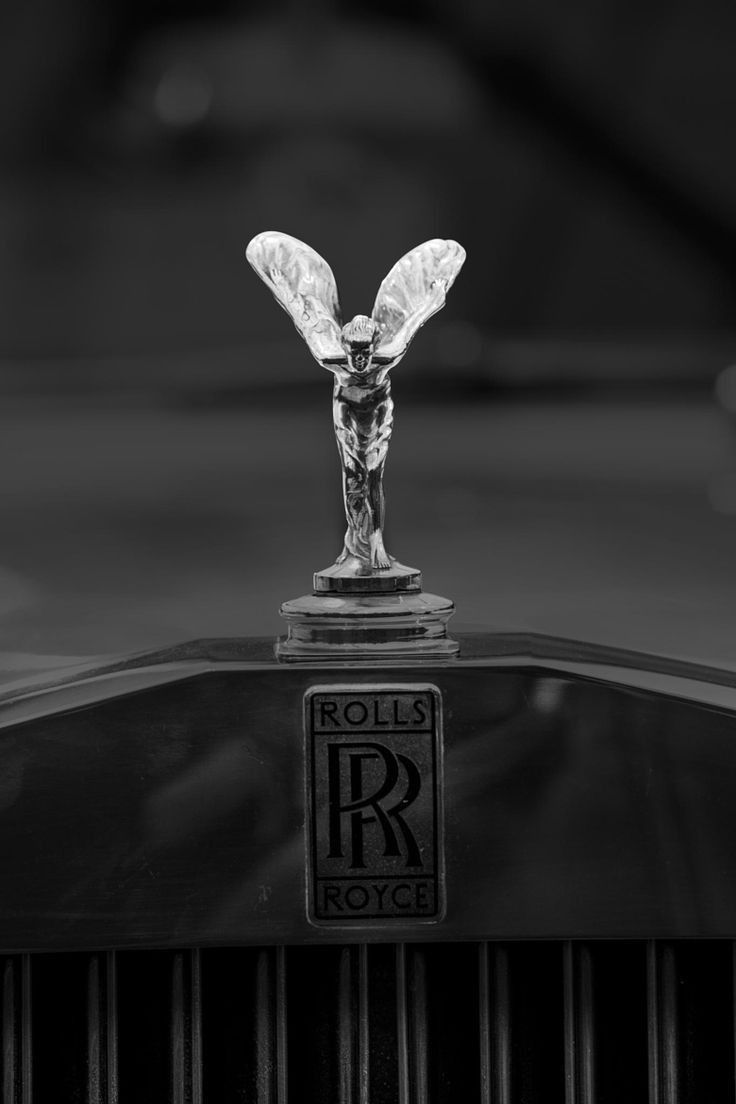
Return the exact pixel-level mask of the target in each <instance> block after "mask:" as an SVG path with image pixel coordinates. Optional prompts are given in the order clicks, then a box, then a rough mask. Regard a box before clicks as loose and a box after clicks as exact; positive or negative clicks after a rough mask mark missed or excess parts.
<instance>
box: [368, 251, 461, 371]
mask: <svg viewBox="0 0 736 1104" xmlns="http://www.w3.org/2000/svg"><path fill="white" fill-rule="evenodd" d="M464 260H465V250H464V249H463V247H462V246H461V245H459V244H458V243H457V242H456V241H444V240H443V239H442V238H433V239H432V241H427V242H424V243H423V245H418V246H417V247H416V249H412V250H411V252H410V253H407V254H406V256H404V257H402V258H401V260H400V261H397V262H396V264H395V265H394V267H393V268H392V269H391V271H390V272H389V274H388V276H387V277H386V279H385V280H384V281H383V283H382V284H381V286H380V288H379V289H378V295H377V296H376V302H375V304H374V306H373V317H374V318H375V320H376V322H377V323H378V326H379V329H380V334H381V336H380V337H379V339H378V343H377V346H376V351H375V355H376V357H381V358H386V359H390V360H392V361H393V362H394V363H395V362H396V360H399V359H400V358H401V357H402V356H403V355H404V353H405V352H406V350H407V348H408V347H409V343H410V342H411V340H412V338H413V337H414V335H415V334H416V332H417V330H418V329H419V328H420V327H421V326H423V325H424V323H425V322H426V321H427V319H428V318H431V317H432V315H433V314H435V313H436V312H437V311H438V310H441V309H442V307H444V305H445V298H446V296H447V292H448V290H449V289H450V288H451V287H452V284H453V282H454V280H455V277H456V276H457V274H458V272H459V271H460V269H461V268H462V266H463V262H464Z"/></svg>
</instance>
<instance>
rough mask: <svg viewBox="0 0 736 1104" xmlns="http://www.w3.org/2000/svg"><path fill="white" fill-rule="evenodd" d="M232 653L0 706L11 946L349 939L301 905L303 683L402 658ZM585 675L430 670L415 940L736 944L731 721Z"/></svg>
mask: <svg viewBox="0 0 736 1104" xmlns="http://www.w3.org/2000/svg"><path fill="white" fill-rule="evenodd" d="M216 651H217V649H216V648H215V647H214V645H213V646H212V648H211V654H213V655H214V654H215V653H216ZM200 654H201V653H200ZM219 654H220V655H221V656H222V657H223V658H222V661H221V663H220V665H219V666H218V663H217V662H215V661H213V660H211V661H210V662H209V664H205V665H204V666H201V667H199V668H197V667H196V665H195V666H194V671H193V670H192V667H190V666H188V665H187V663H180V665H179V666H176V665H175V664H168V665H167V664H166V663H162V665H161V668H160V669H158V668H156V667H155V666H152V667H146V666H145V665H143V666H141V667H139V668H137V669H136V668H135V667H133V668H131V669H130V670H129V671H128V672H125V671H123V672H120V673H118V674H117V675H109V676H107V677H106V678H101V679H99V680H97V681H96V680H95V679H94V678H92V679H89V680H88V681H82V682H80V683H79V684H76V683H71V684H69V685H67V686H62V687H60V688H59V689H50V690H48V691H46V692H41V693H40V694H39V695H33V694H27V693H26V696H24V697H20V698H18V699H16V700H15V701H13V700H8V701H7V702H6V704H5V705H4V706H3V709H2V714H0V720H2V715H6V727H5V728H3V729H2V732H1V734H0V755H2V761H3V764H4V771H3V787H2V795H1V796H2V807H1V808H0V864H1V866H2V869H3V876H4V882H3V894H2V899H1V900H0V947H2V948H4V949H5V950H8V951H11V950H12V951H24V950H32V949H41V948H43V949H46V950H51V949H54V948H57V949H74V948H96V949H105V948H119V947H126V946H130V947H134V946H161V947H166V946H169V947H173V946H182V945H184V946H208V945H230V944H244V943H253V944H258V943H288V942H296V943H302V942H307V943H310V942H311V943H314V942H339V941H340V939H341V934H340V930H332V929H330V930H327V929H325V930H317V929H315V928H314V927H313V926H312V925H310V924H309V922H308V920H307V917H306V910H305V904H304V902H305V873H304V851H305V844H304V822H305V804H304V753H303V743H302V740H303V736H302V709H303V699H304V694H305V693H306V691H307V690H308V689H309V688H310V687H313V686H316V685H324V684H330V685H334V684H335V683H339V682H341V681H342V679H345V683H346V685H348V686H355V685H362V686H369V685H375V684H377V683H379V684H381V685H384V686H390V685H402V684H403V685H405V684H406V679H407V671H408V670H411V669H410V668H406V667H401V666H394V667H384V668H381V666H380V665H376V666H371V667H370V668H361V667H357V666H355V667H353V668H351V669H340V668H338V667H325V666H319V665H315V666H314V667H310V668H305V669H303V668H286V667H282V666H279V665H277V664H274V663H273V662H271V663H268V662H266V661H265V660H264V661H262V662H259V663H253V664H248V663H238V662H237V661H236V660H230V661H226V659H225V657H226V656H227V655H228V654H230V655H233V654H237V650H236V651H235V652H232V651H231V652H230V653H228V651H227V649H225V648H223V649H222V650H221V651H220V653H219ZM192 662H194V659H193V658H192ZM573 666H574V665H573ZM197 670H198V671H199V673H196V671H197ZM594 670H595V669H594V668H593V667H591V668H590V671H589V676H588V677H582V676H581V675H580V674H579V673H574V672H573V671H569V672H568V673H566V674H563V673H555V672H553V671H551V670H547V671H545V670H544V669H539V668H538V669H535V668H534V667H523V666H520V665H519V666H515V665H514V664H513V663H503V662H500V661H494V660H492V659H491V658H485V659H483V658H480V657H478V658H472V657H468V658H467V659H466V660H465V661H462V660H460V661H454V662H448V663H446V664H444V665H442V666H438V667H432V666H426V667H423V668H422V678H423V679H426V680H427V682H431V683H432V684H434V685H436V686H437V687H438V688H439V690H440V691H441V693H442V697H443V702H444V709H445V792H444V802H445V823H446V867H447V913H446V918H445V919H444V920H443V921H442V922H441V924H439V925H435V926H433V927H432V930H431V931H430V929H429V928H427V927H426V926H425V925H421V924H420V925H417V926H416V927H415V928H412V926H411V925H408V927H407V928H406V938H417V939H422V940H428V939H432V940H434V939H439V940H453V939H507V938H511V939H525V938H545V937H559V938H563V939H564V938H570V937H572V936H576V937H577V936H588V937H591V938H605V937H642V938H644V937H646V938H655V937H680V936H688V937H689V936H693V937H702V936H733V935H734V933H736V889H735V888H734V887H735V885H736V882H735V880H734V878H733V855H734V853H736V816H734V810H733V800H732V795H733V790H734V785H736V756H735V755H734V747H735V746H736V745H735V744H734V740H735V739H736V717H735V716H734V714H733V713H732V712H731V711H728V710H726V709H724V708H716V707H714V706H712V705H704V704H702V703H701V702H697V701H686V700H684V696H685V695H686V693H687V686H688V684H687V682H686V680H684V679H682V680H680V681H679V682H678V681H677V680H674V684H675V685H677V686H679V687H680V692H681V693H682V695H683V699H682V700H681V699H680V698H675V697H672V696H666V695H665V694H663V693H657V692H655V691H654V690H652V689H642V688H638V687H626V686H623V685H617V684H616V682H608V683H607V682H605V681H603V678H604V677H609V678H611V677H614V676H612V675H611V672H610V671H609V672H606V671H605V669H604V668H602V667H601V668H599V674H598V679H597V680H596V679H595V678H593V677H591V676H590V672H592V671H594ZM625 674H626V672H625V671H624V670H623V669H620V670H619V671H618V672H617V673H615V677H616V678H624V676H625ZM634 674H635V675H636V676H637V677H641V674H642V672H633V673H632V677H633V675H634ZM127 678H130V679H132V680H133V681H132V683H126V679H127ZM156 678H158V679H159V680H160V684H159V685H156V684H155V679H156ZM650 678H651V684H652V686H654V687H656V686H657V685H658V680H657V678H655V677H654V676H650ZM695 685H696V684H694V683H691V684H690V686H691V689H690V693H693V694H694V693H695V690H694V689H693V687H694V686H695ZM111 687H113V690H112V696H111ZM697 689H698V690H699V692H701V693H702V694H704V695H706V697H707V695H708V694H709V693H710V692H711V690H712V689H715V690H717V691H718V693H719V694H721V695H723V696H724V699H725V697H727V696H728V695H729V694H730V700H731V701H733V691H732V690H729V688H728V687H723V686H719V685H716V686H715V687H711V686H710V685H709V684H707V683H703V684H698V686H697ZM126 691H127V692H126ZM132 691H136V692H132ZM430 927H431V926H430ZM353 930H355V929H353ZM366 931H370V938H371V939H376V940H379V941H380V940H387V939H390V938H391V934H390V932H389V931H384V930H382V929H381V926H380V924H378V925H374V926H369V927H368V928H366ZM356 937H358V936H356ZM343 938H344V937H343Z"/></svg>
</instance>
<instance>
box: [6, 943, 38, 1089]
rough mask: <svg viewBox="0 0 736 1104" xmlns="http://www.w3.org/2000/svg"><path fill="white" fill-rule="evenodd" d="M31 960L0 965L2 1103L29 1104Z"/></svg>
mask: <svg viewBox="0 0 736 1104" xmlns="http://www.w3.org/2000/svg"><path fill="white" fill-rule="evenodd" d="M32 1079H33V1065H32V1034H31V958H30V955H13V956H9V957H8V958H6V959H5V960H4V962H3V1082H2V1085H3V1104H31V1099H32V1092H33V1080H32Z"/></svg>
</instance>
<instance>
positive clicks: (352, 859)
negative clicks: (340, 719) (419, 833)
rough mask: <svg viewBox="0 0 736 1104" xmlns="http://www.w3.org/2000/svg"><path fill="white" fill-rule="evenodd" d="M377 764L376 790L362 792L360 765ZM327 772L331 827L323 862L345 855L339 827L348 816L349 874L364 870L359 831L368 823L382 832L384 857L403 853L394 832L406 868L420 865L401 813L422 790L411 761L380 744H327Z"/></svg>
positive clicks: (418, 853) (414, 838)
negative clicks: (379, 770)
mask: <svg viewBox="0 0 736 1104" xmlns="http://www.w3.org/2000/svg"><path fill="white" fill-rule="evenodd" d="M343 759H345V760H347V770H346V771H345V769H344V766H343V763H342V761H341V760H343ZM376 760H378V761H380V763H381V764H382V766H383V778H382V779H381V780H380V781H379V783H378V785H377V786H376V785H375V783H374V788H373V789H372V790H370V791H369V792H368V793H366V792H365V787H366V777H365V774H366V772H365V771H364V766H365V764H366V763H368V762H371V761H376ZM327 771H328V791H329V825H330V827H329V835H330V850H329V854H328V858H340V859H342V858H344V857H345V852H344V839H343V824H344V821H345V819H346V818H347V819H348V821H349V825H350V828H349V839H350V856H349V863H348V866H349V868H350V869H351V870H365V868H366V863H365V853H364V846H363V842H364V831H365V829H366V828H367V827H368V826H371V825H375V826H376V829H380V831H381V832H382V833H383V857H384V858H389V857H398V856H400V855H401V854H402V848H401V842H400V839H399V836H398V835H397V833H396V829H397V828H398V830H399V833H400V835H401V840H402V841H403V844H404V851H403V853H404V855H405V858H406V863H405V865H406V866H407V867H421V866H422V858H421V854H420V851H419V847H418V846H417V841H416V837H415V835H414V833H413V832H412V830H411V828H410V827H409V825H408V824H407V823H406V820H405V819H404V817H403V815H402V814H403V813H404V812H405V811H406V810H407V809H408V808H409V806H410V805H413V804H414V802H415V801H416V799H417V797H418V796H419V792H420V790H421V788H422V776H421V774H420V772H419V769H418V768H417V765H416V763H415V762H414V761H413V760H412V759H410V758H409V756H408V755H402V754H401V752H393V751H391V750H390V749H389V748H387V747H386V745H385V744H379V743H360V744H358V743H350V744H329V745H328V748H327ZM344 777H346V778H347V782H348V785H347V789H348V794H349V797H348V800H347V801H345V800H343V796H344V793H343V791H344V790H345V788H346V787H345V786H344V785H343V778H344ZM397 793H398V797H396V794H397ZM392 802H393V803H392Z"/></svg>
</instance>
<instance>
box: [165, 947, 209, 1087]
mask: <svg viewBox="0 0 736 1104" xmlns="http://www.w3.org/2000/svg"><path fill="white" fill-rule="evenodd" d="M171 1088H172V1104H202V1026H201V991H200V953H199V951H178V952H176V953H175V954H174V958H173V963H172V972H171Z"/></svg>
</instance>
